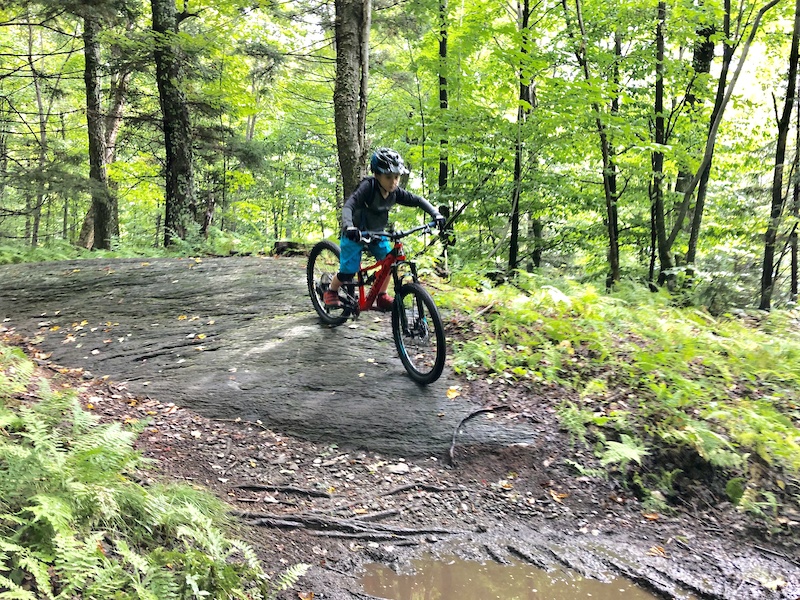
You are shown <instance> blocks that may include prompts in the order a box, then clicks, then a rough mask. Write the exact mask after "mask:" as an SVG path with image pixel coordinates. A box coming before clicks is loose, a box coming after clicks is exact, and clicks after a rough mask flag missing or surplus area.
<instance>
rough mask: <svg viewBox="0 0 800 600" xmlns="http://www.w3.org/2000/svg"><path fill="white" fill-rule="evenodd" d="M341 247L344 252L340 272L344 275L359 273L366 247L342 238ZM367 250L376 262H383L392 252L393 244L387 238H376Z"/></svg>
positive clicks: (342, 252) (340, 261)
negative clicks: (363, 251)
mask: <svg viewBox="0 0 800 600" xmlns="http://www.w3.org/2000/svg"><path fill="white" fill-rule="evenodd" d="M339 247H340V248H341V250H342V251H341V254H340V255H339V272H340V273H342V274H344V275H353V274H355V273H357V272H358V270H359V269H360V268H361V252H362V250H364V246H362V245H361V242H354V241H353V240H351V239H348V238H346V237H344V236H342V239H341V240H339ZM367 250H369V252H370V254H372V256H374V257H375V259H376V260H382V259H384V258H386V255H387V254H389V252H391V251H392V243H391V242H390V241H389V240H387V239H386V238H376V239H374V240H372V242H370V244H369V246H367Z"/></svg>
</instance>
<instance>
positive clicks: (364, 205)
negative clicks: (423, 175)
mask: <svg viewBox="0 0 800 600" xmlns="http://www.w3.org/2000/svg"><path fill="white" fill-rule="evenodd" d="M395 204H400V205H401V206H416V207H418V208H421V209H423V210H424V211H425V212H427V213H428V214H429V215H431V216H432V217H434V216H436V215H437V214H438V211H437V210H436V209H435V208H434V207H433V205H432V204H431V203H430V202H428V201H427V200H425V198H423V197H422V196H417V195H416V194H412V193H411V192H407V191H406V190H404V189H402V188H397V189H396V190H395V191H393V192H392V193H391V194H389V195H388V196H386V198H384V197H383V196H382V195H381V191H380V187H379V186H378V182H377V181H376V179H375V178H374V177H367V178H365V179H363V180H362V181H361V183H360V184H359V185H358V187H357V188H356V189H355V191H354V192H353V193H352V194H350V197H349V198H348V199H347V200H346V201H345V203H344V208H343V209H342V225H343V226H344V227H345V228H347V227H358V228H359V229H360V230H361V231H383V230H385V229H386V225H387V224H388V223H389V211H390V210H391V208H392V207H393V206H394V205H395Z"/></svg>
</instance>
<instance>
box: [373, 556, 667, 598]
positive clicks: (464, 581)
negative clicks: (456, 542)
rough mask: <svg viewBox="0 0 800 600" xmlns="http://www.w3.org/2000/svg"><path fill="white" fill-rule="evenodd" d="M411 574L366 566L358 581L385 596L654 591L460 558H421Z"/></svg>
mask: <svg viewBox="0 0 800 600" xmlns="http://www.w3.org/2000/svg"><path fill="white" fill-rule="evenodd" d="M412 564H413V568H414V571H413V573H411V574H402V573H396V572H395V571H393V570H392V569H391V568H389V567H387V566H385V565H381V564H377V563H372V564H369V565H366V566H365V568H366V573H365V574H364V576H363V578H362V580H361V584H362V586H363V588H364V591H365V592H366V593H367V594H370V595H372V596H375V597H378V598H386V599H387V600H414V599H416V598H425V599H426V600H490V599H492V598H501V599H502V600H534V599H536V600H578V599H580V598H591V599H592V600H618V599H619V598H625V600H655V599H657V596H654V595H652V594H650V593H649V592H647V591H645V590H643V589H642V588H640V587H638V586H636V585H634V584H633V583H631V582H629V581H627V580H625V579H620V578H616V579H612V580H611V581H608V582H603V581H598V580H597V579H588V578H586V577H583V576H581V575H580V574H578V573H576V572H574V571H569V570H566V569H558V570H555V571H545V570H543V569H539V568H537V567H534V566H532V565H526V564H512V565H501V564H498V563H495V562H487V563H484V564H481V563H476V562H474V561H468V560H463V559H460V558H452V557H451V558H446V559H436V558H432V557H426V558H422V559H419V560H414V561H412Z"/></svg>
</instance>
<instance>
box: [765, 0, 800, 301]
mask: <svg viewBox="0 0 800 600" xmlns="http://www.w3.org/2000/svg"><path fill="white" fill-rule="evenodd" d="M798 47H800V0H795V9H794V29H793V31H792V46H791V50H790V52H789V75H788V78H787V82H786V84H787V85H786V101H785V103H784V105H783V112H782V114H781V116H780V118H779V119H778V140H777V142H776V144H775V168H774V170H773V175H772V204H771V207H770V219H769V225H768V226H767V232H766V234H765V236H764V238H765V239H764V265H763V268H762V270H761V302H760V304H759V308H760V309H761V310H769V309H770V306H771V303H772V294H773V291H774V285H775V281H774V275H773V266H774V265H773V261H774V259H775V244H776V241H777V238H778V228H779V227H780V223H781V217H782V216H783V209H784V206H785V205H786V198H787V196H788V194H786V195H784V192H783V167H784V162H785V160H786V144H787V141H788V138H789V126H790V124H791V118H792V111H793V110H794V103H795V102H797V98H795V90H796V89H797V62H798Z"/></svg>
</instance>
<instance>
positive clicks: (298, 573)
mask: <svg viewBox="0 0 800 600" xmlns="http://www.w3.org/2000/svg"><path fill="white" fill-rule="evenodd" d="M310 568H311V565H307V564H305V563H298V564H296V565H292V566H291V567H289V568H288V569H286V570H285V571H284V572H283V573H282V574H281V576H280V577H279V578H278V581H276V582H275V584H274V585H273V587H272V589H271V590H270V592H269V594H268V595H267V600H274V599H275V597H276V596H277V595H278V594H279V593H280V592H283V591H286V590H288V589H289V588H291V587H293V586H294V585H295V584H296V583H297V582H298V581H299V580H300V578H301V577H302V576H303V575H305V574H306V573H308V570H309V569H310Z"/></svg>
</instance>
